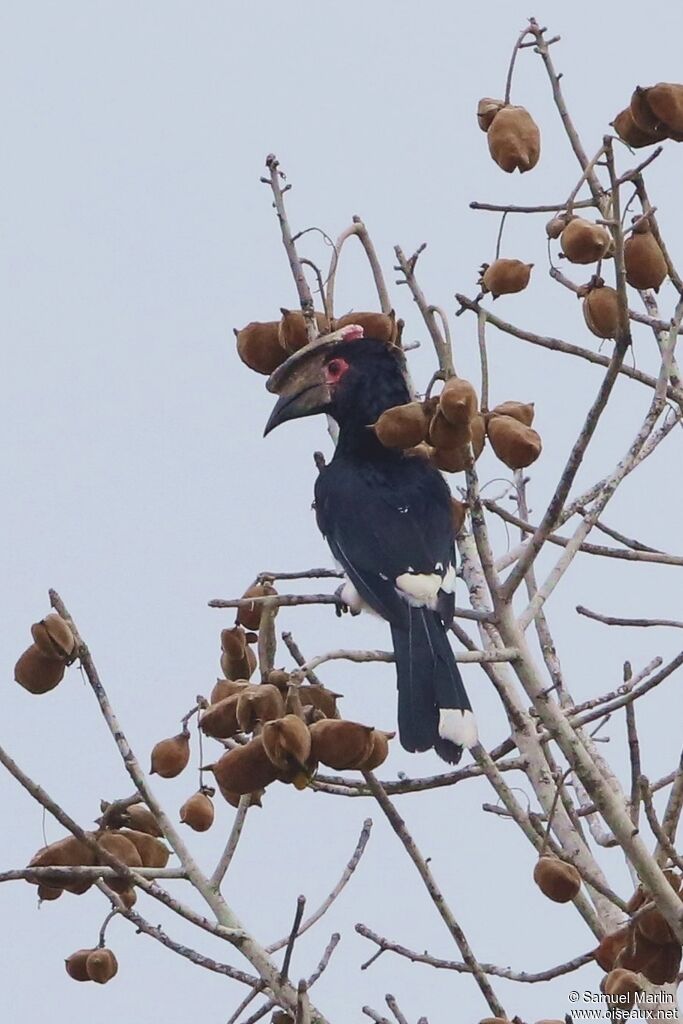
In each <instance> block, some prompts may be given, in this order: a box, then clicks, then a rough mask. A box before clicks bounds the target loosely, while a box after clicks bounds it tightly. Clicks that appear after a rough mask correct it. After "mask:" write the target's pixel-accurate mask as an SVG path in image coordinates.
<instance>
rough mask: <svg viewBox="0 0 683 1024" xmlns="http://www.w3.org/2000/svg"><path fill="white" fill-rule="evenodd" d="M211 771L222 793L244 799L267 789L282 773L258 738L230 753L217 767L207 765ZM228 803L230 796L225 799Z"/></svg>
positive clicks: (224, 756)
mask: <svg viewBox="0 0 683 1024" xmlns="http://www.w3.org/2000/svg"><path fill="white" fill-rule="evenodd" d="M207 770H209V771H212V772H213V774H214V777H215V779H216V784H217V785H218V788H219V789H220V791H221V793H223V795H224V796H225V794H226V793H230V794H231V795H232V794H235V793H238V794H240V795H243V794H245V793H253V792H254V790H257V789H265V788H266V786H269V785H270V784H271V782H275V780H276V779H277V778H279V772H278V770H277V768H276V767H275V765H274V764H273V762H272V761H271V760H270V758H269V757H268V755H267V754H266V752H265V750H264V748H263V740H262V738H261V737H260V736H255V737H254V739H252V740H250V741H249V743H245V745H244V746H243V747H235V749H234V750H228V751H226V753H225V754H223V756H222V757H220V758H219V759H218V761H216V763H215V764H212V765H207ZM225 799H226V800H228V799H229V798H228V796H225Z"/></svg>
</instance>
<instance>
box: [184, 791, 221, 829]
mask: <svg viewBox="0 0 683 1024" xmlns="http://www.w3.org/2000/svg"><path fill="white" fill-rule="evenodd" d="M213 818H214V808H213V801H212V799H211V797H210V796H208V795H207V794H206V793H205V792H204V791H203V790H201V789H200V790H198V791H197V792H196V793H195V794H194V795H193V796H191V797H190V798H189V800H186V801H185V803H184V804H183V806H182V807H181V808H180V820H181V821H182V822H183V824H184V825H189V826H190V828H191V829H192V830H193V831H194V832H207V831H208V830H209V829H210V828H211V826H212V825H213Z"/></svg>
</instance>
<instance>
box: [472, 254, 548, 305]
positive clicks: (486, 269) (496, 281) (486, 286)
mask: <svg viewBox="0 0 683 1024" xmlns="http://www.w3.org/2000/svg"><path fill="white" fill-rule="evenodd" d="M533 267H534V265H533V263H522V261H521V260H506V259H498V260H494V262H493V263H490V264H489V263H485V264H484V265H483V266H482V275H481V279H480V282H479V283H480V284H481V287H482V290H483V291H485V292H491V295H492V296H493V298H494V299H497V298H498V296H499V295H513V294H514V293H515V292H523V291H524V289H525V288H526V286H527V285H528V283H529V279H530V278H531V271H532V270H533Z"/></svg>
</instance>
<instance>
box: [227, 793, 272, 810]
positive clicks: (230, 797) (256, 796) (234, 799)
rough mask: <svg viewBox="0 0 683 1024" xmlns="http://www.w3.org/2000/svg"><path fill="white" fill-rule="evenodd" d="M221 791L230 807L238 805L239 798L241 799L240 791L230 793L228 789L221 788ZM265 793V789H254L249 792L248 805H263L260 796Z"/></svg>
mask: <svg viewBox="0 0 683 1024" xmlns="http://www.w3.org/2000/svg"><path fill="white" fill-rule="evenodd" d="M221 793H222V795H223V797H224V798H225V799H226V800H227V802H228V803H229V804H230V806H231V807H239V805H240V800H241V799H242V794H241V793H231V792H230V790H229V789H222V790H221ZM264 793H265V789H255V790H254V792H253V793H249V800H250V802H249V806H250V807H263V804H262V803H261V797H262V796H263V794H264Z"/></svg>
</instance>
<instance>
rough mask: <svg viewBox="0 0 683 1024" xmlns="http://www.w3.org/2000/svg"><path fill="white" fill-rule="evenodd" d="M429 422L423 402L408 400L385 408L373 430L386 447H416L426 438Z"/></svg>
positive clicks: (373, 425)
mask: <svg viewBox="0 0 683 1024" xmlns="http://www.w3.org/2000/svg"><path fill="white" fill-rule="evenodd" d="M428 423H429V421H428V419H427V417H426V416H425V413H424V409H423V407H422V403H421V402H407V403H406V404H405V405H396V406H394V407H393V408H392V409H385V410H384V412H383V413H382V415H381V416H380V417H379V419H378V420H377V422H376V423H373V424H372V427H371V430H374V432H375V435H376V436H377V439H378V441H379V442H380V443H381V444H383V445H384V447H385V448H414V447H415V445H418V444H420V443H421V442H422V441H424V440H425V438H426V436H427V427H428Z"/></svg>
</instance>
